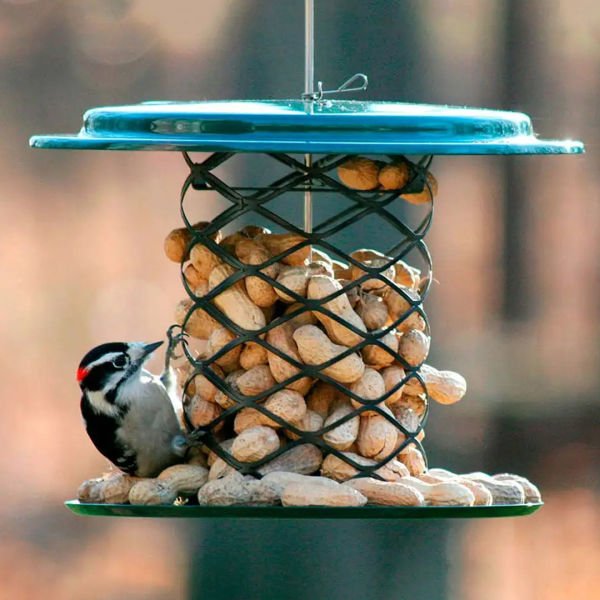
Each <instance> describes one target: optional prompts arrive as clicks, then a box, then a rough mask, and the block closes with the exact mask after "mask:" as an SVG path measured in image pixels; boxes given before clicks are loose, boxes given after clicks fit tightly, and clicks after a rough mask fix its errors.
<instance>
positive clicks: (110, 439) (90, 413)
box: [81, 395, 137, 475]
mask: <svg viewBox="0 0 600 600" xmlns="http://www.w3.org/2000/svg"><path fill="white" fill-rule="evenodd" d="M81 414H82V416H83V421H84V423H85V429H86V431H87V433H88V435H89V436H90V439H91V440H92V443H93V444H94V446H96V449H97V450H98V452H100V454H102V455H103V456H105V457H106V458H108V460H110V462H111V463H113V464H114V465H116V466H117V467H119V469H121V470H122V471H124V472H125V473H129V474H131V475H133V474H134V473H135V472H136V471H137V463H136V456H135V452H134V451H132V450H131V449H130V448H127V447H126V446H125V445H124V444H123V443H122V442H121V441H120V440H119V439H118V437H117V435H116V433H117V428H118V427H119V424H118V422H117V421H116V420H115V419H114V418H111V417H107V416H105V415H103V414H101V413H97V412H95V411H94V410H93V408H92V406H91V404H90V402H89V400H88V399H87V398H86V397H85V395H83V396H82V398H81Z"/></svg>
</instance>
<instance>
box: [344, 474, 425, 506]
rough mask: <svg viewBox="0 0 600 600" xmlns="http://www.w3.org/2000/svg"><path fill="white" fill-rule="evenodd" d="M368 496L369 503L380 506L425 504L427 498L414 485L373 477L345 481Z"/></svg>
mask: <svg viewBox="0 0 600 600" xmlns="http://www.w3.org/2000/svg"><path fill="white" fill-rule="evenodd" d="M344 485H348V486H350V487H352V488H354V489H355V490H358V491H359V492H360V493H361V494H363V495H364V496H366V497H367V500H368V503H369V504H376V505H379V506H423V505H424V504H425V499H424V498H423V495H422V494H421V492H419V491H418V490H416V489H415V488H414V487H411V486H409V485H405V484H403V483H398V482H392V481H380V480H379V479H373V478H372V477H361V478H359V479H351V480H350V481H347V482H346V483H344Z"/></svg>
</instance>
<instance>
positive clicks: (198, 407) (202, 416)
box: [184, 395, 224, 431]
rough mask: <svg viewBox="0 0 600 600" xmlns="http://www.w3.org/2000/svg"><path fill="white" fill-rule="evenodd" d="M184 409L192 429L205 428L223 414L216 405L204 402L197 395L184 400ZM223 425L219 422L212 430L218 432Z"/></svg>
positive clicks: (207, 401)
mask: <svg viewBox="0 0 600 600" xmlns="http://www.w3.org/2000/svg"><path fill="white" fill-rule="evenodd" d="M184 409H185V414H186V415H187V417H188V419H189V421H190V423H191V424H192V426H193V427H206V426H207V425H210V424H211V423H212V422H213V421H214V420H215V419H216V418H217V417H219V416H220V415H221V414H222V413H223V409H222V408H221V407H220V406H219V405H218V404H215V403H214V402H211V401H209V400H205V399H204V398H201V397H200V396H198V395H195V396H192V397H191V398H189V399H186V401H185V402H184ZM223 423H224V422H223V421H221V423H219V425H217V426H216V427H215V429H214V430H215V431H218V430H219V429H220V428H221V427H223Z"/></svg>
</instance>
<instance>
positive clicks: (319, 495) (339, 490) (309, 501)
mask: <svg viewBox="0 0 600 600" xmlns="http://www.w3.org/2000/svg"><path fill="white" fill-rule="evenodd" d="M330 483H331V484H332V485H329V484H324V483H323V482H318V483H316V482H315V483H313V482H303V483H290V484H288V485H287V486H286V487H285V489H284V490H283V493H282V494H281V503H282V504H283V506H364V505H365V504H366V503H367V499H366V498H365V496H363V495H362V494H361V493H360V492H359V491H358V490H355V489H354V488H351V487H349V486H344V485H340V484H338V483H336V482H335V481H330ZM334 486H335V487H334Z"/></svg>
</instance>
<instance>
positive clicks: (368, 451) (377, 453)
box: [356, 405, 400, 460]
mask: <svg viewBox="0 0 600 600" xmlns="http://www.w3.org/2000/svg"><path fill="white" fill-rule="evenodd" d="M382 408H383V409H384V410H388V411H389V408H387V406H385V405H384V406H383V407H382ZM389 414H391V411H390V413H389ZM363 415H366V416H363ZM399 433H400V432H399V430H398V428H397V427H396V426H395V425H394V424H393V423H391V422H390V421H388V420H387V419H386V418H385V417H384V416H382V415H379V414H377V413H375V412H373V411H368V412H367V413H362V415H361V419H360V430H359V432H358V438H357V439H356V442H357V444H358V452H359V453H360V454H361V455H362V456H366V457H367V458H374V459H375V460H383V459H385V458H387V457H388V456H389V455H390V454H391V453H392V452H394V450H395V449H396V448H397V446H398V434H399Z"/></svg>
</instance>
